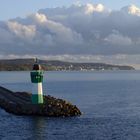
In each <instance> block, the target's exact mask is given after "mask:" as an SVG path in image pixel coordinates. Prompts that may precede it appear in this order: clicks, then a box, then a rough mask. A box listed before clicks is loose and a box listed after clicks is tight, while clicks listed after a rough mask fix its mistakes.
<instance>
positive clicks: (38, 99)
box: [32, 94, 43, 104]
mask: <svg viewBox="0 0 140 140" xmlns="http://www.w3.org/2000/svg"><path fill="white" fill-rule="evenodd" d="M32 103H33V104H43V95H42V94H34V95H32Z"/></svg>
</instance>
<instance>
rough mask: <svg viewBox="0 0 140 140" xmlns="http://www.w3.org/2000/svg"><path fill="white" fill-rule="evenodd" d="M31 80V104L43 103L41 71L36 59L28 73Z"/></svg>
mask: <svg viewBox="0 0 140 140" xmlns="http://www.w3.org/2000/svg"><path fill="white" fill-rule="evenodd" d="M30 75H31V82H32V83H33V87H32V103H33V104H43V90H42V82H43V71H42V68H41V66H40V65H39V64H38V62H37V59H36V61H35V64H34V65H33V69H32V71H31V73H30Z"/></svg>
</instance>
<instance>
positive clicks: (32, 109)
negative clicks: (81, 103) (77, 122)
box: [0, 87, 81, 117]
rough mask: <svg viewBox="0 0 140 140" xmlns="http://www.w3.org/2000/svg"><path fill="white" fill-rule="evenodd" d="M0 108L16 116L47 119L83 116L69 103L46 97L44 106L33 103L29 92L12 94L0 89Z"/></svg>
mask: <svg viewBox="0 0 140 140" xmlns="http://www.w3.org/2000/svg"><path fill="white" fill-rule="evenodd" d="M0 107H1V108H3V109H4V110H5V111H6V112H9V113H13V114H15V115H37V116H47V117H70V116H79V115H81V112H80V110H79V109H78V108H77V107H76V106H75V105H72V104H71V103H69V102H66V101H65V100H62V99H56V98H54V97H51V96H49V95H48V96H44V104H40V105H35V104H32V103H31V94H30V93H27V92H12V91H10V90H8V89H6V88H3V87H0Z"/></svg>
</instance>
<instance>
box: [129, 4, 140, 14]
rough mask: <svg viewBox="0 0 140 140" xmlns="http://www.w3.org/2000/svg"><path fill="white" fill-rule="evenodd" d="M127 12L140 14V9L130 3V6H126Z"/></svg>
mask: <svg viewBox="0 0 140 140" xmlns="http://www.w3.org/2000/svg"><path fill="white" fill-rule="evenodd" d="M128 13H130V14H132V15H137V16H140V9H139V8H138V7H137V6H135V5H131V6H130V7H128Z"/></svg>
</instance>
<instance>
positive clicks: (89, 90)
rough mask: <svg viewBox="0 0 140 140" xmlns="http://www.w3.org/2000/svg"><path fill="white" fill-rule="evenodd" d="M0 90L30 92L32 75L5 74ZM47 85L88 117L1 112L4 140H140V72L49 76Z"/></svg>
mask: <svg viewBox="0 0 140 140" xmlns="http://www.w3.org/2000/svg"><path fill="white" fill-rule="evenodd" d="M0 85H1V86H4V87H7V88H9V89H11V90H13V91H29V92H31V83H30V75H29V72H0ZM43 86H44V94H49V95H52V96H55V97H58V98H63V99H66V100H68V101H70V102H72V103H73V104H75V105H77V106H78V107H79V108H80V110H81V111H82V112H83V115H82V116H81V117H71V118H46V117H28V116H27V117H25V116H15V115H12V114H9V113H6V112H5V111H4V110H1V109H0V140H22V139H23V140H26V139H27V140H140V71H114V72H112V71H103V72H46V73H45V76H44V83H43Z"/></svg>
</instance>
